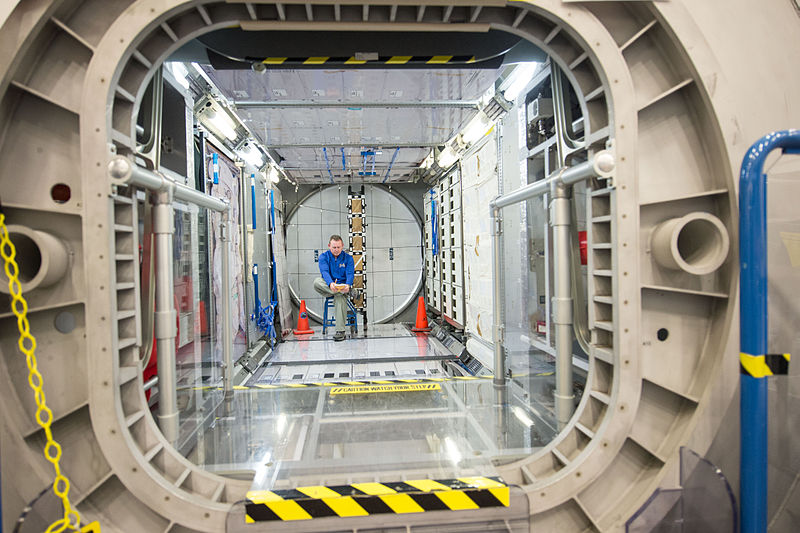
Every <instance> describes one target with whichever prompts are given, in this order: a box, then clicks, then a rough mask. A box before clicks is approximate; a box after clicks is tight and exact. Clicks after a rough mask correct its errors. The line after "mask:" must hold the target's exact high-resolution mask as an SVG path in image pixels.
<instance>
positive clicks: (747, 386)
mask: <svg viewBox="0 0 800 533" xmlns="http://www.w3.org/2000/svg"><path fill="white" fill-rule="evenodd" d="M779 148H780V149H782V150H783V152H784V153H794V154H797V153H800V131H798V130H786V131H777V132H773V133H770V134H769V135H765V136H764V137H762V138H761V139H759V140H758V141H756V142H755V143H754V144H753V145H752V146H751V147H750V150H748V152H747V155H745V157H744V160H743V161H742V170H741V173H740V174H739V267H740V270H739V284H740V290H741V302H740V306H739V322H740V328H739V330H740V334H739V335H740V336H739V342H740V351H741V353H740V355H739V357H740V362H741V363H742V367H743V368H744V367H745V363H747V365H748V366H751V365H752V364H753V362H755V363H757V364H756V368H758V367H759V364H758V363H760V367H761V368H763V366H764V357H765V356H766V354H767V326H768V324H769V321H768V317H767V175H766V173H765V172H764V162H765V161H766V159H767V156H768V155H769V154H770V153H771V152H772V151H773V150H776V149H779ZM754 374H755V375H754ZM754 374H751V373H749V372H746V371H742V373H741V400H740V406H739V407H740V417H741V419H740V424H741V433H740V438H741V463H740V483H741V485H740V492H741V496H740V497H741V506H740V508H741V524H742V529H741V531H742V533H764V532H765V531H766V530H767V449H768V448H767V421H768V411H767V380H766V379H765V378H766V377H767V376H768V375H770V374H771V373H770V372H767V373H766V374H764V373H763V372H761V373H760V372H754Z"/></svg>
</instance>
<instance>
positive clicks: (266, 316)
mask: <svg viewBox="0 0 800 533" xmlns="http://www.w3.org/2000/svg"><path fill="white" fill-rule="evenodd" d="M270 195H272V191H270ZM250 202H251V203H250V215H251V220H252V223H253V231H255V230H256V220H257V219H256V175H255V174H250ZM273 225H274V218H273ZM272 271H273V279H274V274H275V265H274V262H273V268H272ZM252 272H253V294H254V295H255V303H254V305H253V312H252V313H251V314H250V319H251V320H253V321H254V322H255V323H256V327H257V328H258V329H259V330H261V332H262V333H263V334H264V335H267V336H268V337H271V338H272V337H275V328H274V326H273V316H274V313H275V307H274V305H268V306H266V307H263V306H262V305H261V298H260V296H259V292H258V263H253V269H252Z"/></svg>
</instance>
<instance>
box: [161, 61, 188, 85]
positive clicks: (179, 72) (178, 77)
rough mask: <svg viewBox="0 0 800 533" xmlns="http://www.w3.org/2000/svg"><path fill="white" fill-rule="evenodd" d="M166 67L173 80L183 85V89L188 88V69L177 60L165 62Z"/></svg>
mask: <svg viewBox="0 0 800 533" xmlns="http://www.w3.org/2000/svg"><path fill="white" fill-rule="evenodd" d="M166 65H167V68H168V69H169V71H170V72H171V73H172V76H173V77H174V78H175V81H177V82H178V85H180V86H181V87H183V88H184V89H188V88H189V71H188V70H187V69H186V67H185V66H184V65H183V63H180V62H178V61H169V62H167V64H166Z"/></svg>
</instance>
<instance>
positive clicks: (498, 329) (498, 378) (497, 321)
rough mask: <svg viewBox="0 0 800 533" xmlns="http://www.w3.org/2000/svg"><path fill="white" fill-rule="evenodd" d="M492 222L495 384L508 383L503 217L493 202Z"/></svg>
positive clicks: (491, 207) (491, 210)
mask: <svg viewBox="0 0 800 533" xmlns="http://www.w3.org/2000/svg"><path fill="white" fill-rule="evenodd" d="M489 210H490V212H491V217H492V220H491V224H492V285H493V287H492V290H493V292H494V295H493V298H492V303H493V304H494V307H493V310H492V316H493V322H494V324H493V334H494V384H495V385H505V384H506V358H505V349H504V348H503V343H504V339H503V330H504V326H503V323H502V322H501V317H502V313H503V268H502V263H503V243H502V238H503V228H502V224H503V219H502V218H501V217H500V209H499V208H497V207H495V206H494V205H493V204H490V205H489Z"/></svg>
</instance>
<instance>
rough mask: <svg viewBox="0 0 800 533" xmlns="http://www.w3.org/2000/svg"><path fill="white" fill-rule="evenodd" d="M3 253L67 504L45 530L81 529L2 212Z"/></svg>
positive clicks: (57, 485)
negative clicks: (62, 466) (70, 492)
mask: <svg viewBox="0 0 800 533" xmlns="http://www.w3.org/2000/svg"><path fill="white" fill-rule="evenodd" d="M0 255H2V256H3V260H4V262H5V267H4V268H5V272H6V276H7V277H8V289H9V292H10V293H11V297H12V302H11V310H12V311H13V312H14V315H15V316H16V317H17V328H18V329H19V342H18V343H17V344H18V346H19V349H20V351H22V353H24V354H25V357H26V360H27V364H28V384H29V385H30V386H31V389H33V397H34V398H35V399H36V406H37V409H36V422H38V423H39V425H40V426H42V429H44V433H45V435H46V436H47V443H46V444H45V445H44V456H45V458H46V459H47V460H48V461H50V463H52V465H53V469H54V470H55V474H56V477H55V479H54V480H53V492H54V493H55V495H56V496H58V497H59V498H61V503H62V505H63V506H64V516H63V518H61V519H59V520H57V521H55V522H53V523H52V524H51V525H50V527H48V528H47V531H46V532H45V533H61V532H62V531H66V530H67V529H68V528H69V529H71V530H73V531H77V530H79V529H80V527H81V516H80V514H78V511H76V510H75V509H73V508H72V505H71V504H70V503H69V485H70V483H69V479H67V477H66V476H65V475H63V474H62V473H61V466H60V465H59V461H60V460H61V445H59V444H58V443H57V442H56V441H55V440H54V439H53V432H52V430H51V428H50V425H51V424H52V422H53V411H51V410H50V408H49V407H47V404H46V403H45V397H44V391H43V390H42V375H41V374H40V373H39V370H38V369H37V368H36V339H35V338H34V337H33V335H31V331H30V329H31V326H30V322H28V302H26V301H25V298H23V297H22V286H21V285H20V283H19V267H18V266H17V261H16V255H17V250H16V248H14V245H13V244H12V243H11V239H9V238H8V228H6V217H5V215H4V214H2V213H0Z"/></svg>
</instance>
